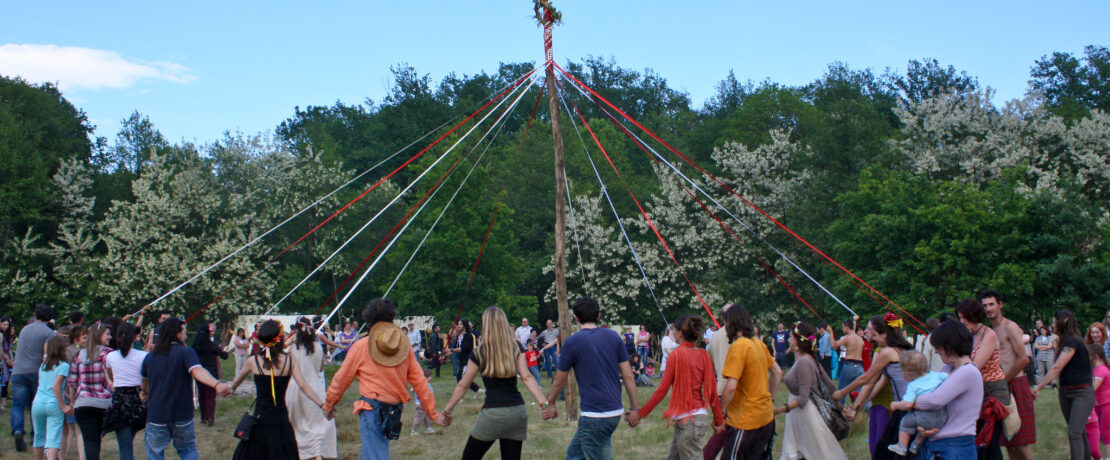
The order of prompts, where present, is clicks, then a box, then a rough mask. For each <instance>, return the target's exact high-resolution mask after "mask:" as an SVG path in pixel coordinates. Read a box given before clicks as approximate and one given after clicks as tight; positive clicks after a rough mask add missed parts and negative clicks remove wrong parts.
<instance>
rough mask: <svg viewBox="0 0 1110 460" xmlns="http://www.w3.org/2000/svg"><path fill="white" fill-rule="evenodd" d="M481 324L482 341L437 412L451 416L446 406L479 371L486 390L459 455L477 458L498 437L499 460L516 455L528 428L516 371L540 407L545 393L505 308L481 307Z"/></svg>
mask: <svg viewBox="0 0 1110 460" xmlns="http://www.w3.org/2000/svg"><path fill="white" fill-rule="evenodd" d="M482 325H483V327H484V328H485V332H486V335H485V339H484V341H483V343H482V345H481V346H480V347H478V349H477V350H476V351H475V352H474V353H473V354H472V355H471V356H470V357H469V358H468V364H467V366H466V371H465V372H464V373H463V376H462V379H461V380H460V381H459V383H458V385H456V386H455V391H454V393H452V394H451V400H450V401H448V402H447V405H446V406H444V407H443V415H444V416H446V417H448V418H449V417H451V409H453V408H454V407H455V405H457V404H458V403H459V401H460V400H462V398H463V395H465V394H466V390H467V388H468V387H469V386H470V385H469V384H470V383H472V382H473V381H474V378H475V377H477V376H478V374H481V375H482V381H483V382H484V383H485V385H486V387H487V388H489V392H488V393H486V402H485V403H484V404H482V411H481V412H479V413H478V421H477V422H475V423H474V429H473V430H472V431H471V433H470V438H468V439H467V441H466V446H465V447H463V453H462V458H463V459H464V460H473V459H480V458H482V457H483V456H485V454H486V452H488V451H489V448H490V447H492V446H493V443H494V442H495V441H500V443H501V458H502V460H512V459H520V453H521V450H522V449H523V447H524V440H525V438H526V437H527V432H528V408H527V407H526V406H525V405H524V398H523V397H521V395H520V391H519V390H517V385H516V378H517V375H520V378H521V381H523V383H524V386H525V388H528V391H529V392H530V393H532V396H533V397H535V398H536V402H538V403H539V404H540V408H541V409H544V410H546V408H547V404H548V403H547V397H546V396H544V394H543V390H541V389H540V386H539V384H538V383H537V382H536V380H535V378H533V377H532V373H531V372H529V371H528V362H527V360H525V359H524V354H523V353H522V351H523V347H522V346H521V345H520V343H519V342H517V341H516V339H515V338H514V336H513V329H512V328H511V327H510V326H509V319H508V318H507V317H506V316H505V312H504V311H502V310H501V309H500V308H497V307H489V308H487V309H486V310H485V312H483V313H482Z"/></svg>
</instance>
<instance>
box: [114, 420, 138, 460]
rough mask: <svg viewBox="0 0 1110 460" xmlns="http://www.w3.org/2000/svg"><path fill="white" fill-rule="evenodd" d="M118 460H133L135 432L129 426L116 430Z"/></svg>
mask: <svg viewBox="0 0 1110 460" xmlns="http://www.w3.org/2000/svg"><path fill="white" fill-rule="evenodd" d="M116 443H118V444H119V458H120V460H135V447H134V445H135V431H134V430H132V429H131V427H129V426H125V427H123V428H120V429H118V430H116Z"/></svg>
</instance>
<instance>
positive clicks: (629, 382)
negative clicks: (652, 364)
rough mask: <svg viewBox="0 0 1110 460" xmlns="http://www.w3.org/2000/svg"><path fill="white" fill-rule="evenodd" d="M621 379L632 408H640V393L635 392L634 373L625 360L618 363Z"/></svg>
mask: <svg viewBox="0 0 1110 460" xmlns="http://www.w3.org/2000/svg"><path fill="white" fill-rule="evenodd" d="M620 368H621V379H623V380H624V389H625V390H628V401H629V402H631V403H632V409H633V410H635V409H639V408H640V395H639V393H637V392H636V375H635V374H633V373H632V365H631V364H628V361H625V362H623V363H621V364H620Z"/></svg>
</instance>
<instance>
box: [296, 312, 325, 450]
mask: <svg viewBox="0 0 1110 460" xmlns="http://www.w3.org/2000/svg"><path fill="white" fill-rule="evenodd" d="M293 329H294V331H295V332H296V335H295V336H294V337H295V338H294V345H293V348H292V350H291V352H290V353H289V356H290V357H291V358H293V360H294V361H296V365H297V366H298V367H299V368H300V369H304V370H303V371H302V372H303V373H304V377H305V379H306V380H308V381H309V386H311V387H312V390H313V391H315V392H316V394H317V395H320V396H323V395H324V394H326V393H325V392H326V391H327V386H326V385H324V378H323V369H324V347H323V345H322V344H321V343H320V342H319V341H318V340H317V339H316V330H315V328H313V327H312V323H311V322H310V321H309V319H308V318H301V319H300V320H298V321H297V324H296V325H294V326H293ZM309 369H311V370H312V371H311V372H310V371H309ZM285 405H286V406H288V407H289V421H290V422H292V423H293V432H294V433H296V435H297V450H298V451H299V454H300V458H315V459H320V458H335V457H337V455H336V440H335V420H328V419H327V418H325V417H324V413H323V412H321V411H320V408H319V407H318V406H316V403H314V402H312V400H311V399H309V398H308V396H306V395H305V394H304V392H303V391H301V389H300V387H299V386H297V385H290V386H289V389H288V390H287V391H286V393H285Z"/></svg>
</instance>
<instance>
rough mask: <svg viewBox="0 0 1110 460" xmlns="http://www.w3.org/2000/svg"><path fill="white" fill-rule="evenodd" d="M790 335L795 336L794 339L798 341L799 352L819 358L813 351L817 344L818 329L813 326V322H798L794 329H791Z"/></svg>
mask: <svg viewBox="0 0 1110 460" xmlns="http://www.w3.org/2000/svg"><path fill="white" fill-rule="evenodd" d="M790 335H792V336H794V340H795V341H796V342H797V343H798V345H797V347H796V349H797V350H798V353H800V354H803V355H808V356H809V357H811V358H813V359H814V360H816V359H817V355H816V354H814V352H813V349H814V348H815V347H816V346H817V330H816V329H814V328H813V325H812V324H809V323H806V322H799V323H796V324H794V329H793V330H791V331H790Z"/></svg>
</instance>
